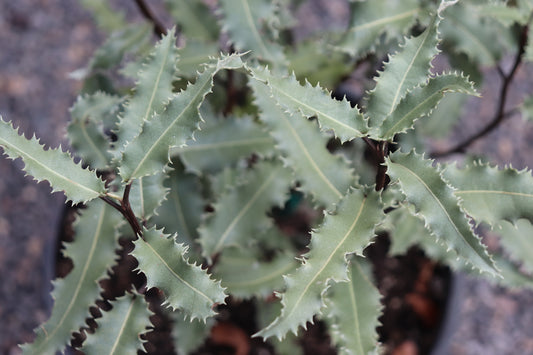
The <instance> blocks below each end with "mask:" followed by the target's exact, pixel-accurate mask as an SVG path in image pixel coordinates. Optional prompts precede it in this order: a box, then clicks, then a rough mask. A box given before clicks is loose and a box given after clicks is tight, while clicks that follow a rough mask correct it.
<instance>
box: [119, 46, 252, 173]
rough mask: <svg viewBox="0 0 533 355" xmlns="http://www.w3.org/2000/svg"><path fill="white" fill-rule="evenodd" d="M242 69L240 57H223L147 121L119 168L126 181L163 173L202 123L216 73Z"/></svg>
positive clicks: (127, 147)
mask: <svg viewBox="0 0 533 355" xmlns="http://www.w3.org/2000/svg"><path fill="white" fill-rule="evenodd" d="M241 66H242V61H241V59H240V57H239V56H237V55H231V56H225V57H222V58H221V59H219V60H218V61H217V62H215V63H214V64H210V65H208V66H207V67H206V68H205V70H204V71H203V72H202V73H201V74H199V76H198V77H197V78H196V82H195V83H194V84H191V85H189V86H188V87H187V89H186V90H184V91H182V92H180V93H178V94H175V95H174V96H173V97H172V98H171V99H170V101H169V102H168V104H167V105H166V106H165V108H164V110H163V111H162V112H161V113H160V114H157V115H155V116H154V117H152V119H151V120H149V121H146V122H145V124H144V126H143V129H142V132H141V134H140V135H138V136H137V137H136V138H135V139H134V140H133V141H132V142H131V143H130V144H128V145H127V146H126V148H125V149H124V153H123V160H122V164H121V166H120V169H119V171H120V175H121V176H122V179H123V180H124V181H129V180H130V179H135V178H139V177H143V176H147V175H153V174H155V173H157V172H158V171H161V170H163V169H164V168H165V166H166V165H167V164H168V162H169V161H170V160H169V149H170V148H171V147H177V146H181V145H183V144H185V142H186V141H187V140H189V139H190V138H191V137H192V133H193V132H194V131H195V130H196V129H197V127H198V125H199V123H200V122H201V120H202V118H201V116H200V113H199V111H198V109H199V107H200V105H201V104H202V102H203V100H204V98H205V96H206V95H207V94H208V93H210V92H211V88H212V86H213V77H214V76H215V74H216V73H217V72H218V71H220V70H222V69H236V68H239V67H241Z"/></svg>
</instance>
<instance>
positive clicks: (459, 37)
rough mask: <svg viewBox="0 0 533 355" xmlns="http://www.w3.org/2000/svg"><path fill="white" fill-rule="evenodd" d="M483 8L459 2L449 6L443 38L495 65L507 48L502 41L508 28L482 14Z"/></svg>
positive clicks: (443, 25) (484, 62) (471, 56)
mask: <svg viewBox="0 0 533 355" xmlns="http://www.w3.org/2000/svg"><path fill="white" fill-rule="evenodd" d="M479 8H480V7H477V6H473V5H470V4H468V3H466V2H459V3H458V4H456V5H455V6H452V7H450V8H448V9H446V11H445V13H444V16H445V18H446V20H445V21H443V23H442V25H441V26H440V29H439V31H440V33H441V38H442V40H443V42H445V43H450V44H451V45H453V46H454V48H455V49H454V50H455V51H461V52H464V53H466V54H467V55H468V56H469V57H470V58H472V59H473V60H474V61H475V62H477V63H479V64H480V65H483V66H493V65H495V64H497V63H498V60H499V59H500V56H501V55H502V54H503V53H504V52H505V51H504V50H503V48H502V46H501V44H500V43H498V38H501V37H502V34H503V33H502V32H503V31H505V28H503V27H501V26H498V23H497V22H496V21H489V20H490V19H489V18H487V17H482V16H480V11H479Z"/></svg>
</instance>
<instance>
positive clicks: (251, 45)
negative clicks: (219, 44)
mask: <svg viewBox="0 0 533 355" xmlns="http://www.w3.org/2000/svg"><path fill="white" fill-rule="evenodd" d="M219 4H220V10H221V12H222V15H223V17H224V18H223V28H222V29H223V31H225V32H227V33H228V35H229V37H230V40H231V42H233V45H234V46H235V48H236V49H237V50H238V51H240V52H246V51H252V53H251V54H252V56H254V57H256V58H259V59H262V60H266V61H269V62H271V63H272V65H279V64H280V63H284V61H285V56H284V54H283V48H282V47H281V46H280V45H279V44H278V43H276V42H275V40H276V35H277V34H276V30H275V28H273V26H272V25H273V23H275V22H276V21H277V20H276V4H275V3H274V2H272V1H267V0H221V1H220V2H219Z"/></svg>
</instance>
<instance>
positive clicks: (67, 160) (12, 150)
mask: <svg viewBox="0 0 533 355" xmlns="http://www.w3.org/2000/svg"><path fill="white" fill-rule="evenodd" d="M0 147H2V148H3V149H4V153H5V154H7V155H8V156H9V158H11V159H13V160H14V159H17V158H21V159H22V161H24V168H23V170H24V171H25V172H27V173H28V174H30V175H31V176H33V177H34V179H35V180H37V181H38V182H39V181H43V180H47V181H48V182H49V183H50V186H51V187H52V192H55V191H63V192H64V193H65V195H66V196H67V199H68V200H70V201H72V203H74V204H76V203H79V202H83V203H85V202H88V201H90V200H92V199H95V198H97V197H100V196H103V195H104V194H105V193H106V188H105V184H104V182H103V181H102V180H100V179H99V178H98V177H97V176H96V174H95V173H94V172H92V171H90V170H88V169H84V168H82V166H81V162H79V163H75V162H74V160H73V159H72V158H71V156H70V155H69V154H68V153H67V152H63V151H62V150H61V147H59V148H57V149H45V148H44V146H43V145H41V144H40V143H39V141H38V140H37V139H36V138H35V137H33V138H31V139H26V137H24V135H19V133H18V131H17V129H15V128H14V127H13V126H12V124H11V123H9V122H6V121H4V120H3V119H2V117H0Z"/></svg>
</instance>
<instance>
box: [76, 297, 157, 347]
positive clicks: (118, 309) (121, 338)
mask: <svg viewBox="0 0 533 355" xmlns="http://www.w3.org/2000/svg"><path fill="white" fill-rule="evenodd" d="M111 305H112V306H113V309H111V310H110V311H108V312H104V314H103V316H102V318H99V319H97V320H96V323H97V324H98V328H96V330H95V332H94V333H93V334H90V333H89V334H87V339H86V340H85V342H84V343H83V346H82V348H81V350H82V351H83V352H84V353H85V354H87V355H91V354H95V355H101V354H109V355H113V354H135V353H137V350H144V348H143V343H144V340H142V339H141V338H140V335H141V334H142V333H145V332H147V331H148V327H151V325H152V324H151V322H150V316H151V315H152V314H153V313H152V312H151V311H150V310H149V309H148V303H146V301H145V299H144V297H143V296H141V295H131V294H126V295H125V296H123V297H120V298H118V299H117V300H116V301H113V302H111Z"/></svg>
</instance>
